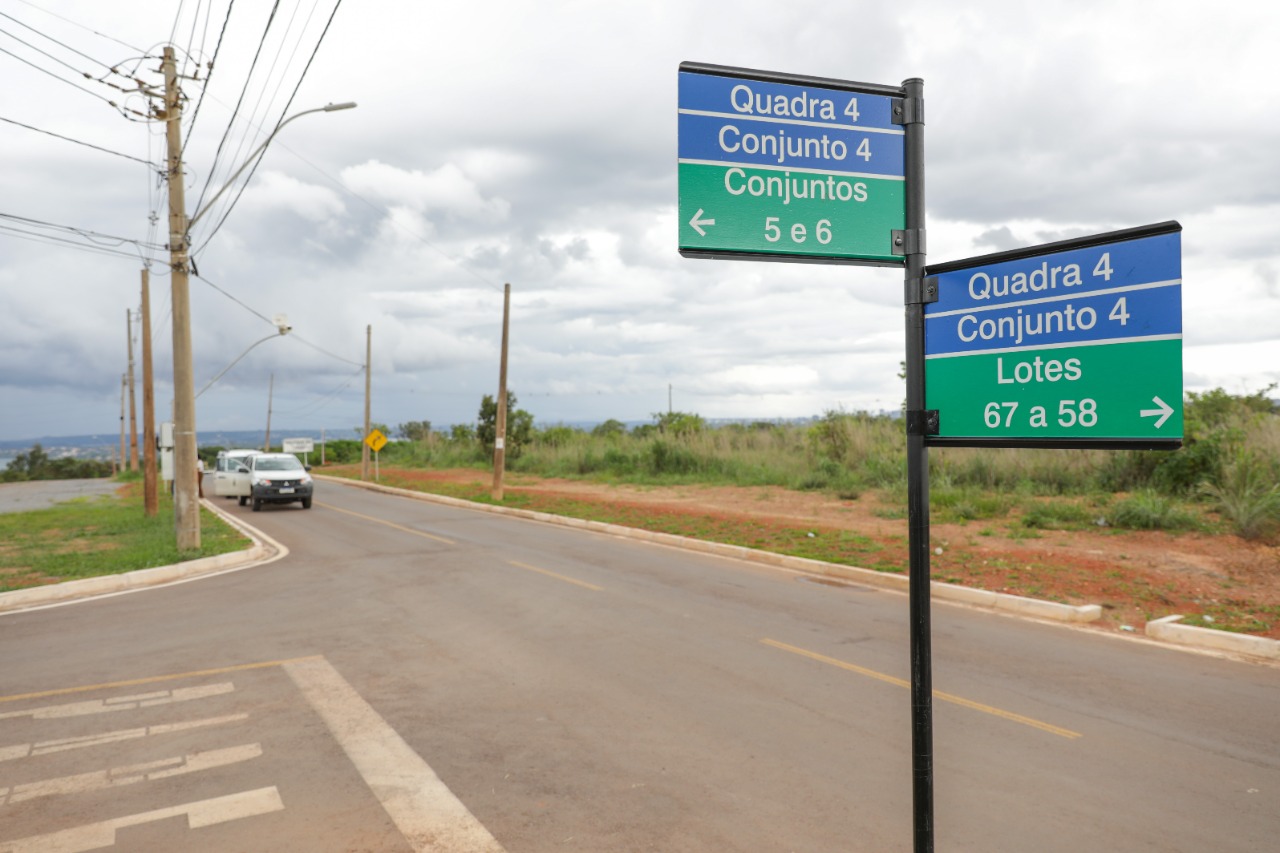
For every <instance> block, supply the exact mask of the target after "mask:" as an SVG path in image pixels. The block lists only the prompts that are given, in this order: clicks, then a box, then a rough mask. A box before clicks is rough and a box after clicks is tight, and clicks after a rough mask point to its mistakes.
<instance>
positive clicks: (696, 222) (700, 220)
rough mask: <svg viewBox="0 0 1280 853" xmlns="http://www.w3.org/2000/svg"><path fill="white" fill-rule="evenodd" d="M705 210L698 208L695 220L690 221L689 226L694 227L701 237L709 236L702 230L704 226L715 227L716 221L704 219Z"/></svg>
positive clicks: (694, 216)
mask: <svg viewBox="0 0 1280 853" xmlns="http://www.w3.org/2000/svg"><path fill="white" fill-rule="evenodd" d="M703 212H704V211H703V209H702V208H698V212H697V213H695V214H694V215H693V219H690V220H689V224H690V225H692V226H693V230H694V231H697V232H698V236H699V237H705V236H707V232H706V231H703V230H702V226H703V225H715V224H716V221H715V220H714V219H703V218H702V214H703Z"/></svg>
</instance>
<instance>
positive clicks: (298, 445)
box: [280, 438, 316, 453]
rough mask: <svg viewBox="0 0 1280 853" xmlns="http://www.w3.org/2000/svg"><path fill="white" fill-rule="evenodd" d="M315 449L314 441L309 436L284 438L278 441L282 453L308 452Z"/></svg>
mask: <svg viewBox="0 0 1280 853" xmlns="http://www.w3.org/2000/svg"><path fill="white" fill-rule="evenodd" d="M315 449H316V445H315V441H314V440H313V439H310V438H286V439H284V440H282V441H281V442H280V450H281V451H282V452H283V453H310V452H311V451H313V450H315Z"/></svg>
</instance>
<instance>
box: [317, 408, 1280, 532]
mask: <svg viewBox="0 0 1280 853" xmlns="http://www.w3.org/2000/svg"><path fill="white" fill-rule="evenodd" d="M1272 390H1273V389H1272V388H1266V389H1263V390H1262V391H1259V392H1256V393H1254V394H1249V395H1245V396H1235V395H1231V394H1228V393H1227V392H1225V391H1222V390H1220V389H1219V390H1214V391H1208V392H1205V393H1191V394H1188V395H1187V401H1186V421H1185V440H1184V441H1185V446H1184V447H1183V449H1181V450H1179V451H1176V452H1172V453H1170V452H1161V451H1113V450H1040V449H1035V450H1031V449H1026V450H1023V449H985V448H984V449H978V448H945V449H935V450H933V451H932V452H931V453H930V470H931V487H930V491H931V494H930V498H931V507H932V510H933V512H934V513H935V517H936V518H937V519H938V520H939V521H943V522H963V521H970V520H986V519H994V518H1001V517H1005V516H1008V515H1010V514H1011V513H1014V514H1017V517H1018V518H1019V525H1020V527H1021V529H1022V530H1023V534H1021V535H1027V536H1034V535H1035V534H1034V531H1035V530H1036V529H1083V528H1086V527H1089V526H1096V527H1099V528H1109V527H1112V528H1128V529H1141V530H1151V529H1156V530H1174V531H1185V530H1198V529H1204V528H1205V527H1206V525H1208V524H1211V522H1212V519H1211V517H1210V514H1211V513H1216V514H1217V516H1218V517H1219V518H1220V519H1221V520H1222V522H1223V523H1225V525H1227V527H1228V529H1230V530H1231V531H1232V532H1235V533H1238V534H1239V535H1241V536H1244V537H1248V538H1265V537H1270V536H1274V535H1276V534H1277V532H1278V530H1280V485H1277V484H1278V483H1280V408H1278V407H1277V406H1276V405H1275V404H1274V403H1272V402H1271V401H1270V399H1269V398H1268V396H1267V395H1268V394H1269V393H1270V392H1271V391H1272ZM508 406H509V411H511V412H513V413H515V415H516V417H515V418H514V419H513V420H511V421H509V422H508V429H507V436H508V445H507V466H508V470H509V471H510V472H512V473H516V474H519V473H527V474H532V475H537V476H541V477H560V478H569V479H590V480H595V481H599V482H610V483H627V484H633V485H679V484H688V483H704V484H711V485H736V486H780V487H783V488H788V489H798V490H816V491H825V492H829V493H832V494H835V495H837V496H839V497H840V498H842V499H844V500H856V499H857V498H858V497H859V496H860V495H862V494H864V493H866V492H868V491H870V490H875V491H876V492H878V493H879V494H880V495H881V496H882V497H884V498H886V499H887V503H889V504H891V505H894V504H901V505H902V506H904V507H905V505H906V463H905V442H904V437H903V428H902V422H901V420H900V419H898V418H896V417H889V416H883V415H869V414H865V413H860V412H856V413H848V412H842V411H829V412H827V413H826V414H824V415H823V416H822V417H821V418H818V419H816V420H814V421H812V422H810V423H808V424H778V423H770V422H758V423H752V424H730V425H726V426H720V427H716V428H712V427H709V426H708V425H707V423H706V421H705V420H704V419H703V418H702V417H700V416H698V415H696V414H691V413H688V412H664V413H658V414H655V415H654V416H653V423H649V424H642V425H640V426H637V427H635V428H634V429H632V430H630V431H628V430H627V428H626V426H625V425H624V424H623V423H621V422H620V421H617V420H608V421H605V422H604V423H602V424H600V425H599V426H597V427H596V428H595V429H593V430H591V431H586V430H581V429H575V428H573V427H568V426H564V425H562V424H557V425H551V426H545V427H541V428H537V427H535V426H534V423H533V416H532V415H530V414H529V413H528V412H525V411H524V410H522V409H517V408H516V407H515V406H516V398H515V395H514V394H509V399H508ZM495 417H496V406H495V405H494V403H493V398H492V397H485V398H484V401H483V402H482V405H481V409H480V417H479V419H478V421H477V423H476V425H475V426H474V427H473V426H471V425H461V426H455V427H453V429H452V430H451V432H450V433H448V434H445V433H442V432H435V431H431V430H429V429H424V427H429V422H428V421H418V422H410V423H409V424H405V425H402V426H401V429H400V430H399V432H400V434H401V435H409V434H413V435H415V436H416V438H415V439H414V440H402V441H397V442H393V443H391V444H389V445H388V446H387V447H386V448H385V449H384V450H383V451H382V462H383V463H384V464H386V465H388V466H394V465H400V466H405V467H410V468H487V467H489V466H490V465H491V464H492V458H493V457H492V453H493V451H492V446H493V431H494V418H495ZM347 444H348V443H347V442H341V441H338V442H329V444H328V449H327V458H328V460H329V461H331V462H335V463H344V462H351V461H355V460H357V459H359V456H360V447H359V443H358V442H350V445H351V446H350V448H348V447H347V446H346V445H347ZM1117 495H1121V496H1122V497H1120V498H1118V499H1117V498H1116V496H1117ZM889 512H891V511H889Z"/></svg>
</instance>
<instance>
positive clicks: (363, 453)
mask: <svg viewBox="0 0 1280 853" xmlns="http://www.w3.org/2000/svg"><path fill="white" fill-rule="evenodd" d="M372 364H373V326H365V327H364V435H362V436H360V479H361V480H368V479H369V445H368V443H367V442H366V439H368V438H369V430H370V423H369V403H370V399H369V398H370V392H371V391H372V386H373V379H372Z"/></svg>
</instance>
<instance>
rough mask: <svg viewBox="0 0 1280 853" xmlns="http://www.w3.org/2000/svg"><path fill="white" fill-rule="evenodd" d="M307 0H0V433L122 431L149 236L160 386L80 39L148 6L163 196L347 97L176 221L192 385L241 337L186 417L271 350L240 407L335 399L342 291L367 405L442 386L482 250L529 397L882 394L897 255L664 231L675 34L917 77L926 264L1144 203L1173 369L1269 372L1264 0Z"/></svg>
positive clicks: (158, 234) (478, 307)
mask: <svg viewBox="0 0 1280 853" xmlns="http://www.w3.org/2000/svg"><path fill="white" fill-rule="evenodd" d="M334 2H335V0H311V2H305V0H281V1H280V2H279V4H278V8H277V11H276V15H275V20H274V21H272V22H271V26H270V28H269V29H268V28H267V20H268V12H269V11H270V6H271V4H268V3H265V2H255V3H244V2H242V3H239V4H236V5H235V6H234V8H233V10H232V12H231V14H230V16H229V17H228V15H227V7H228V3H229V0H205V2H199V3H197V2H195V0H185V2H182V3H178V2H176V0H169V1H168V2H152V0H133V2H130V3H104V2H98V0H94V2H56V0H30V2H27V0H0V13H2V14H3V17H0V50H3V51H4V52H2V53H0V69H2V70H3V74H4V80H5V84H4V96H3V98H2V99H0V118H2V119H4V120H5V121H3V122H0V140H2V150H3V151H4V152H5V156H4V157H3V158H2V159H0V187H2V191H0V214H4V215H5V218H3V219H0V439H20V438H28V437H38V436H57V435H71V434H81V433H106V434H111V433H112V432H113V431H117V430H118V426H119V416H120V379H121V374H122V373H124V372H125V370H126V368H127V345H126V343H127V339H126V321H125V316H126V310H129V309H133V310H136V309H137V307H138V305H139V282H140V271H141V270H142V268H143V266H144V259H149V260H150V261H151V264H150V276H151V292H152V296H151V300H152V303H151V304H152V315H153V319H152V322H153V336H152V337H153V340H154V353H155V365H156V367H155V376H156V389H157V390H156V401H157V413H158V417H159V419H161V420H164V419H167V418H168V412H169V405H170V400H171V397H172V391H171V376H172V346H171V327H170V298H169V287H170V278H169V274H168V267H167V256H166V255H165V253H164V252H163V251H161V250H159V249H157V248H154V246H155V245H160V246H162V245H163V244H164V243H165V242H166V241H167V233H166V231H167V225H166V222H167V196H166V194H165V193H164V192H163V186H162V184H161V182H160V181H159V177H158V176H159V170H160V168H161V166H160V164H161V163H162V161H163V157H164V136H163V128H162V126H161V125H160V124H158V123H156V122H154V121H153V122H146V121H143V120H141V118H140V116H139V115H137V114H136V113H135V112H130V111H137V112H138V113H146V112H147V103H148V101H147V99H146V98H145V97H144V96H143V95H141V94H139V93H137V92H133V93H122V92H120V91H118V90H115V89H110V88H108V87H107V86H105V85H104V84H103V83H100V82H97V80H96V79H86V78H84V77H83V76H81V72H87V73H89V74H90V75H91V77H93V78H97V77H102V76H104V75H106V76H107V77H108V80H112V81H116V82H118V83H121V84H122V85H123V87H124V88H132V86H131V85H127V84H124V81H125V78H124V77H123V76H110V75H109V74H108V66H115V67H116V68H117V69H118V70H120V71H124V72H126V73H127V74H128V75H129V76H133V77H137V78H139V79H141V80H142V81H143V82H144V83H148V84H150V85H153V86H156V87H157V88H159V87H160V85H161V78H160V75H159V73H158V68H159V61H158V56H159V54H160V52H161V49H162V48H163V46H164V45H165V44H167V43H173V44H174V45H175V46H176V48H177V50H178V53H179V56H180V57H181V58H182V59H183V60H184V64H183V68H184V70H185V72H186V73H187V74H188V75H192V76H195V75H196V74H197V67H198V66H197V63H199V71H198V76H199V78H200V79H199V80H191V79H188V80H185V81H184V84H183V85H184V93H185V94H186V96H187V98H188V103H187V107H186V116H185V117H184V121H183V134H184V138H185V139H186V140H187V146H186V150H185V157H184V162H185V167H186V170H187V173H186V174H187V180H186V199H187V208H188V213H189V214H190V215H194V213H195V211H196V210H197V207H198V205H199V204H201V203H207V202H208V201H209V198H210V197H211V196H212V195H213V194H214V193H216V191H217V189H218V188H219V187H221V186H222V185H223V184H224V183H226V182H227V180H228V179H229V178H230V177H231V175H232V173H233V172H234V171H235V169H236V168H237V167H238V166H239V165H240V164H241V163H242V162H244V161H245V159H246V158H247V156H248V155H249V153H250V152H251V151H252V150H253V148H254V147H256V146H257V145H258V144H259V143H260V142H261V141H262V140H263V139H264V138H265V133H266V132H269V131H270V129H271V128H272V127H274V126H275V124H276V123H277V122H278V121H279V119H280V118H281V115H282V114H283V112H284V110H285V105H286V103H287V102H288V100H289V98H290V95H291V94H292V93H293V92H294V89H295V87H297V89H298V90H297V94H296V97H295V98H294V100H293V102H292V105H290V106H289V107H288V113H290V114H292V113H295V112H298V111H301V110H306V109H311V108H314V107H319V106H322V105H324V104H326V103H330V102H343V101H356V102H358V104H359V106H358V108H357V109H355V110H348V111H341V112H333V113H318V114H315V115H309V116H306V117H303V118H301V119H299V120H298V121H297V122H294V123H292V124H290V126H289V127H288V128H286V129H284V130H283V131H282V132H281V133H280V135H279V137H278V138H277V140H276V141H274V142H273V143H272V144H271V146H270V148H269V149H268V152H267V154H266V156H265V158H264V159H263V161H262V163H261V164H260V166H259V167H258V168H257V169H256V172H255V173H254V174H253V177H252V180H251V182H250V183H249V184H248V186H247V189H245V190H244V192H243V194H242V195H239V200H238V202H237V203H236V204H235V206H234V207H231V208H229V207H228V205H227V202H229V201H231V200H232V199H234V198H236V197H237V195H238V194H239V191H240V188H241V185H242V184H243V183H244V181H243V178H242V179H241V180H240V181H237V182H236V184H235V185H233V186H232V187H231V189H230V190H229V191H228V192H227V193H226V194H225V195H224V196H223V197H222V198H220V199H219V200H218V202H217V203H216V204H214V205H212V206H211V207H210V208H209V212H208V213H207V214H204V215H203V216H202V217H201V219H200V220H199V222H197V224H196V226H195V228H194V230H193V245H194V248H195V260H196V265H197V267H198V269H199V273H200V276H201V277H200V278H194V277H193V278H192V280H191V285H190V294H191V305H192V316H193V339H194V360H195V385H196V388H197V390H199V389H201V388H203V387H204V386H205V385H206V383H208V382H209V381H210V380H212V379H213V378H214V377H216V376H218V375H219V374H220V373H222V371H223V370H224V369H226V368H227V367H228V365H230V364H231V363H232V362H233V361H235V360H236V359H237V358H240V360H239V361H238V362H236V363H235V364H234V366H232V367H231V368H230V369H229V370H227V371H226V373H225V374H223V375H222V376H221V378H220V379H218V381H217V382H215V383H214V384H213V385H212V386H210V387H209V389H208V390H207V391H205V392H204V393H203V394H202V395H201V396H200V397H199V399H198V400H197V429H198V430H199V431H201V432H207V431H214V430H224V429H259V428H262V427H263V426H264V425H265V421H266V416H267V408H268V384H269V382H270V381H271V379H270V377H272V376H273V375H274V383H273V388H274V396H273V400H272V404H271V405H272V410H273V413H272V431H273V433H276V431H277V430H287V429H288V428H290V427H293V428H320V427H326V428H328V429H330V430H342V431H343V432H344V433H350V430H351V428H352V427H354V426H355V425H356V424H358V423H360V422H361V421H362V419H363V405H364V381H363V372H362V370H361V365H362V364H363V363H364V351H365V328H366V326H372V330H373V331H372V341H373V357H372V366H373V420H374V421H377V422H382V423H386V424H389V425H391V426H393V427H394V426H395V425H397V424H399V423H403V422H406V421H410V420H430V421H431V422H432V423H433V424H435V425H436V426H437V427H446V426H447V425H449V424H451V423H462V422H473V421H474V420H475V417H476V412H477V410H478V408H479V403H480V399H481V397H482V396H483V395H485V394H494V393H496V389H497V382H498V362H499V358H498V356H499V345H500V335H501V320H502V287H503V284H504V282H510V283H511V286H512V309H511V314H512V320H511V356H510V359H511V360H510V379H509V387H510V388H511V389H512V390H513V391H514V392H515V393H516V395H517V396H518V398H519V403H520V406H521V408H525V409H527V410H529V411H530V412H532V413H533V415H534V417H535V419H536V422H537V423H538V424H539V425H543V426H545V425H550V424H555V423H558V422H576V421H600V420H604V419H607V418H617V419H620V420H647V419H649V418H650V417H651V416H652V415H653V414H654V413H655V412H660V411H665V410H666V409H667V406H668V400H669V393H670V401H671V404H672V405H673V406H674V407H675V409H677V410H680V411H689V412H696V413H698V414H700V415H702V416H704V417H707V418H722V417H741V418H753V419H755V418H762V419H763V418H785V417H803V416H808V415H814V414H821V413H822V412H824V411H827V410H834V409H843V410H858V409H868V410H873V411H875V410H884V409H888V410H892V409H896V408H897V407H898V406H899V404H900V403H901V401H902V398H903V393H904V391H903V385H902V382H901V380H900V379H898V377H897V374H898V370H899V368H898V364H899V362H900V361H901V360H902V358H903V346H904V340H903V338H904V335H903V310H902V272H901V270H899V269H887V268H877V267H861V266H820V265H809V264H782V263H751V262H726V261H708V260H691V259H684V258H681V257H680V256H679V255H678V254H677V248H676V244H677V215H676V214H677V210H676V204H677V181H676V159H677V155H676V116H677V90H676V83H677V67H678V65H679V63H680V62H681V61H682V60H692V61H697V62H706V63H715V64H721V65H732V66H739V67H745V68H755V69H764V70H769V71H778V72H787V73H793V74H804V75H816V76H822V77H829V78H838V79H844V80H854V81H863V82H869V83H879V84H888V85H894V86H897V85H899V84H901V83H902V81H903V80H905V79H907V78H909V77H921V78H923V80H924V93H925V101H926V104H927V109H926V113H925V116H926V122H927V124H926V128H925V151H926V155H925V156H926V176H927V177H926V186H927V223H928V250H929V256H928V259H929V261H930V262H931V263H939V262H943V261H950V260H956V259H960V258H965V257H970V256H973V255H979V254H984V253H989V252H993V251H997V250H1004V249H1012V248H1018V247H1023V246H1029V245H1033V244H1037V243H1043V242H1047V241H1052V240H1057V239H1063V238H1066V237H1074V236H1081V235H1088V234H1095V233H1100V232H1104V231H1110V230H1115V229H1119V228H1128V227H1134V226H1140V225H1146V224H1151V223H1157V222H1163V221H1166V220H1177V221H1179V222H1180V223H1181V224H1182V226H1183V233H1182V246H1183V279H1184V286H1183V316H1184V345H1185V350H1184V369H1185V386H1186V389H1187V390H1206V389H1209V388H1213V387H1223V388H1226V389H1227V390H1229V391H1232V392H1252V391H1256V390H1258V389H1260V388H1262V387H1265V386H1266V385H1268V384H1269V383H1271V382H1276V381H1280V154H1278V153H1277V152H1280V97H1278V95H1280V73H1278V72H1280V61H1278V60H1277V59H1276V45H1277V44H1280V11H1278V10H1277V7H1275V6H1274V5H1273V4H1263V3H1256V4H1251V5H1250V6H1249V7H1248V8H1247V9H1241V8H1237V7H1233V10H1232V12H1231V13H1229V14H1228V13H1206V8H1205V6H1204V4H1203V3H1190V2H1182V0H1174V2H1169V0H1165V2H1159V3H1156V2H1123V0H1108V2H1099V3H1094V2H1081V0H1073V2H1062V3H1058V2H1039V3H1034V4H1029V3H1023V2H986V3H984V2H972V3H964V4H958V3H954V2H946V0H942V2H893V3H886V2H863V0H844V2H839V3H833V2H830V0H823V2H810V0H789V2H786V3H781V2H777V0H772V2H755V0H736V2H732V3H730V2H698V0H647V2H643V3H631V2H608V3H606V2H564V1H563V0H545V2H539V3H530V2H514V1H513V0H512V1H510V2H509V1H508V0H497V2H489V3H483V4H475V3H427V2H420V0H403V2H395V0H342V2H340V3H339V5H338V8H337V10H336V14H334V15H333V19H332V25H331V26H330V28H329V30H328V32H327V34H326V35H325V36H324V38H323V40H322V41H321V40H320V34H321V31H322V30H323V29H324V27H325V24H326V22H327V21H328V19H329V17H330V13H331V12H333V10H334ZM179 7H181V11H178V9H179ZM1220 11H1221V10H1220ZM224 23H225V30H224ZM264 32H265V37H264ZM219 39H221V47H220V48H218V43H219ZM317 43H319V48H318V50H315V49H316V45H317ZM33 48H38V49H39V50H40V51H43V53H41V52H36V51H35V50H33ZM313 50H315V56H314V61H312V63H311V65H310V68H309V70H307V71H306V74H305V77H304V76H303V73H302V72H303V67H304V66H305V65H306V63H307V61H308V59H310V57H311V55H312V52H313ZM215 51H216V52H217V63H216V65H215V66H214V69H213V71H212V76H211V77H210V76H209V70H208V68H207V67H206V64H207V62H208V61H209V60H210V59H211V58H212V57H213V56H214V55H215ZM255 52H257V64H256V66H253V65H252V63H253V61H254V56H255ZM251 68H253V71H252V73H251V71H250V69H251ZM300 79H301V85H300V86H298V83H299V80H300ZM68 81H71V82H68ZM73 84H74V85H73ZM108 100H112V101H116V102H117V104H118V105H119V107H122V108H124V109H125V110H126V111H125V112H121V110H120V109H119V108H117V107H112V106H111V105H110V104H109V103H107V101H108ZM238 103H239V105H240V106H239V109H238V111H237V110H236V106H237V104H238ZM197 104H199V109H198V111H197V110H196V105H197ZM233 115H234V116H235V118H234V120H233ZM14 122H19V123H21V124H25V125H28V126H30V128H36V130H32V129H30V128H28V127H21V126H19V125H17V124H14ZM264 129H265V130H264ZM40 131H47V132H50V133H55V134H58V135H60V136H63V137H68V138H70V139H74V140H76V141H77V142H82V143H90V144H92V145H95V146H99V147H100V148H103V149H107V150H106V151H101V150H98V149H96V148H89V147H86V146H85V145H81V144H77V143H76V142H71V141H67V140H64V139H59V138H56V137H53V136H50V135H48V133H43V132H40ZM224 134H225V141H223V140H224ZM220 144H221V148H222V150H221V153H219V147H220ZM122 155H125V156H122ZM131 158H132V159H131ZM138 161H149V162H150V164H151V165H147V164H146V163H143V162H138ZM202 198H203V202H201V199H202ZM224 216H225V219H224ZM13 217H20V218H21V219H14V218H13ZM153 219H154V225H153V222H152V220H153ZM25 220H36V221H38V222H41V223H49V224H52V225H56V226H71V227H74V228H77V229H82V230H84V231H92V232H95V236H94V237H93V238H92V240H90V239H86V238H83V237H79V236H76V235H74V234H71V233H69V232H67V231H64V230H53V229H50V228H47V227H44V226H37V225H34V224H32V223H31V222H28V221H25ZM219 222H221V223H222V224H221V226H220V227H218V228H217V230H216V231H215V226H217V225H218V223H219ZM35 235H40V236H38V237H37V236H35ZM109 238H127V239H128V240H133V241H139V242H138V243H119V242H117V240H116V239H109ZM139 244H141V246H140V245H139ZM148 246H151V247H148ZM86 248H89V249H98V250H106V253H104V252H102V251H86V250H85V249H86ZM277 314H286V315H287V317H288V323H289V325H291V326H292V327H293V330H294V331H293V332H292V333H291V334H289V335H287V336H284V337H280V336H278V335H277V336H275V337H271V336H272V335H273V333H274V326H273V325H272V324H271V318H273V317H274V316H275V315H277ZM264 338H269V339H268V340H265V341H264V340H263V339H264ZM246 350H248V352H247V353H246ZM136 353H137V355H136V357H137V358H138V360H139V364H140V358H141V356H140V349H139V350H138V351H136ZM241 356H243V357H241ZM139 370H140V368H139ZM138 398H139V407H140V406H141V402H140V401H141V392H140V390H139V396H138ZM277 434H283V433H277Z"/></svg>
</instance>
